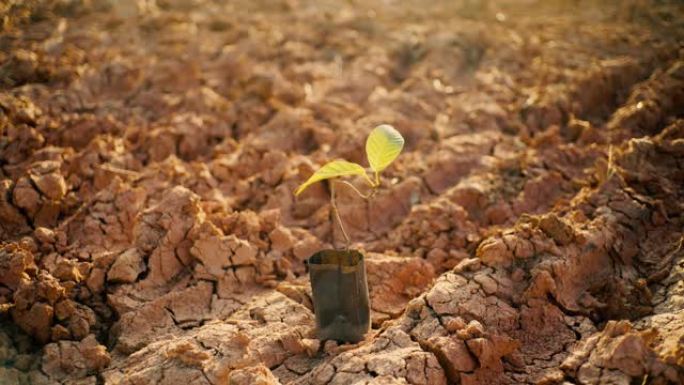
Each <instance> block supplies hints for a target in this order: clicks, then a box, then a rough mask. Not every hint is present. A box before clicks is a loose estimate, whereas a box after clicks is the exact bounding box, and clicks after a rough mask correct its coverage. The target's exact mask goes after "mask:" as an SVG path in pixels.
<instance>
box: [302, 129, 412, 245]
mask: <svg viewBox="0 0 684 385" xmlns="http://www.w3.org/2000/svg"><path fill="white" fill-rule="evenodd" d="M403 148H404V138H403V137H402V136H401V134H400V133H399V131H397V130H396V129H395V128H394V127H392V126H390V125H388V124H382V125H379V126H377V127H375V128H374V129H373V131H371V133H370V134H369V135H368V138H367V139H366V157H367V158H368V164H369V166H370V170H366V169H365V168H364V167H363V166H361V165H360V164H357V163H353V162H348V161H346V160H344V159H336V160H333V161H331V162H328V163H326V164H325V165H323V167H321V168H319V169H318V170H317V171H316V172H314V174H313V175H311V177H310V178H309V179H308V180H307V181H306V182H304V183H302V184H301V185H300V186H299V187H298V188H297V190H296V191H295V195H299V194H301V193H302V191H304V190H306V188H307V187H309V186H311V185H312V184H314V183H316V182H320V181H322V180H326V179H329V180H330V206H331V207H332V210H333V213H334V214H335V218H336V219H337V223H338V225H339V226H340V230H342V235H343V236H344V239H345V241H346V243H347V248H349V245H350V244H351V241H350V239H349V235H347V231H346V230H345V229H344V224H343V223H342V218H340V212H339V210H338V209H337V203H336V201H335V183H341V184H344V185H346V186H349V187H350V188H351V189H352V190H353V191H354V192H355V193H356V194H357V195H359V196H360V197H362V198H364V199H370V198H371V197H372V196H373V195H374V194H375V192H376V190H377V188H378V187H380V172H381V171H382V170H384V169H386V168H387V166H389V165H390V164H391V163H392V162H393V161H394V160H395V159H396V158H397V157H398V156H399V153H401V150H402V149H403ZM368 172H370V173H371V175H370V176H369V175H368ZM350 175H360V176H362V177H363V180H364V181H365V182H366V183H367V184H368V186H369V188H370V192H369V193H368V194H363V193H361V191H359V190H358V189H357V188H356V187H355V186H354V185H353V184H351V183H349V182H347V181H340V180H338V178H339V177H343V176H350Z"/></svg>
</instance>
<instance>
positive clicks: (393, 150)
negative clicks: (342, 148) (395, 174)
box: [366, 124, 404, 178]
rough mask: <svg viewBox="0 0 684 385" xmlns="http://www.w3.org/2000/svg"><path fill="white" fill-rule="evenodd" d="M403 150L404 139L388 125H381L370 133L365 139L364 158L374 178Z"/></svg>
mask: <svg viewBox="0 0 684 385" xmlns="http://www.w3.org/2000/svg"><path fill="white" fill-rule="evenodd" d="M403 148H404V138H403V137H402V136H401V134H400V133H399V131H397V130H396V129H394V127H392V126H390V125H389V124H381V125H379V126H377V127H375V128H374V129H373V131H371V133H370V134H369V135H368V139H366V156H367V157H368V163H369V164H370V166H371V169H373V171H375V174H376V178H377V174H378V173H379V172H380V171H382V170H384V169H385V168H387V166H389V165H390V164H391V163H392V162H393V161H394V160H395V159H396V158H397V156H399V153H400V152H401V150H402V149H403Z"/></svg>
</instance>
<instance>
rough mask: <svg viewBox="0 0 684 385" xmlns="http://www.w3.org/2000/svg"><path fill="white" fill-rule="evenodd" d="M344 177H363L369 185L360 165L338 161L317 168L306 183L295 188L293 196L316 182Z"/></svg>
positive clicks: (364, 171) (366, 175)
mask: <svg viewBox="0 0 684 385" xmlns="http://www.w3.org/2000/svg"><path fill="white" fill-rule="evenodd" d="M345 175H363V176H364V177H365V178H366V179H367V180H368V182H369V183H371V181H370V179H369V178H368V174H366V170H365V169H364V168H363V167H362V166H361V165H360V164H356V163H352V162H347V161H346V160H342V159H338V160H333V161H332V162H328V163H326V164H325V165H324V166H323V167H321V168H319V169H318V170H317V171H316V172H315V173H314V174H313V175H311V177H310V178H309V179H308V180H307V181H306V182H304V183H302V184H301V185H300V186H299V187H298V188H297V190H296V191H295V195H299V194H300V193H301V192H302V191H304V190H305V189H306V188H307V187H309V186H311V185H312V184H314V183H316V182H320V181H322V180H324V179H331V178H336V177H338V176H345ZM372 184H373V183H371V185H372Z"/></svg>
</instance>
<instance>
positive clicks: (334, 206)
mask: <svg viewBox="0 0 684 385" xmlns="http://www.w3.org/2000/svg"><path fill="white" fill-rule="evenodd" d="M354 190H356V189H354ZM357 191H358V190H357ZM330 206H332V209H333V213H334V214H335V218H337V224H338V225H339V226H340V230H342V235H343V236H344V240H345V241H346V242H347V249H348V248H349V246H350V245H351V240H350V239H349V235H347V231H346V230H345V229H344V224H342V218H341V217H340V210H338V209H337V203H336V201H335V181H334V180H331V181H330ZM334 241H335V239H334V237H333V242H334Z"/></svg>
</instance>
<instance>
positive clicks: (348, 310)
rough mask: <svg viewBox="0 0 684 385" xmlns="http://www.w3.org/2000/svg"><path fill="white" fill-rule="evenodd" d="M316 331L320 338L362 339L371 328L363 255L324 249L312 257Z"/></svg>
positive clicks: (310, 275)
mask: <svg viewBox="0 0 684 385" xmlns="http://www.w3.org/2000/svg"><path fill="white" fill-rule="evenodd" d="M308 265H309V277H310V278H311V290H312V292H313V303H314V312H315V313H316V331H317V332H318V338H319V339H320V340H337V341H344V342H359V341H361V340H363V336H364V334H366V333H367V332H368V329H369V328H370V307H369V305H368V303H369V301H368V284H367V283H366V265H365V264H364V262H363V255H362V254H361V253H359V252H358V251H356V250H322V251H319V252H317V253H316V254H314V255H312V256H311V257H310V258H309V260H308Z"/></svg>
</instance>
